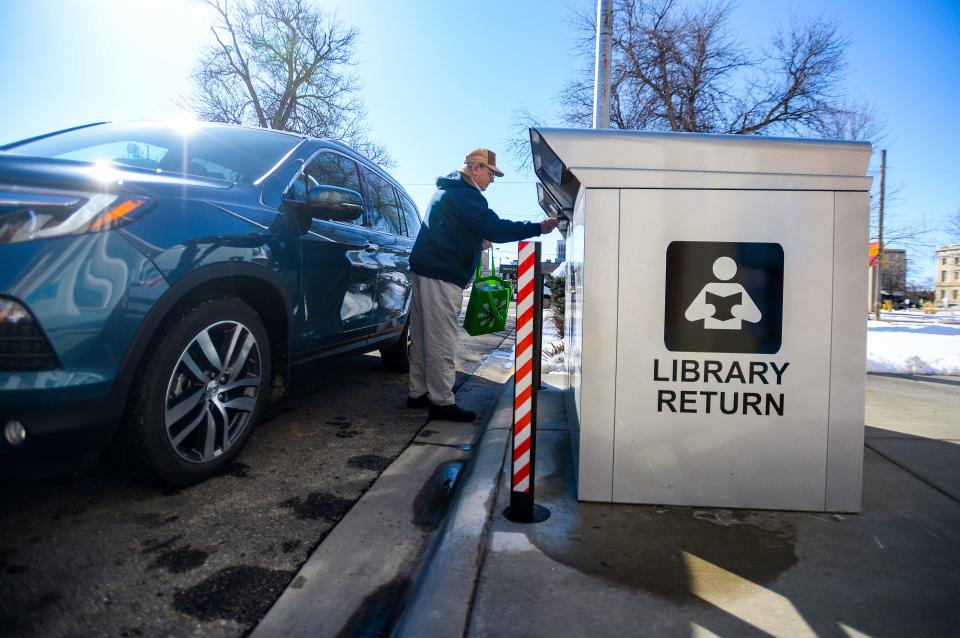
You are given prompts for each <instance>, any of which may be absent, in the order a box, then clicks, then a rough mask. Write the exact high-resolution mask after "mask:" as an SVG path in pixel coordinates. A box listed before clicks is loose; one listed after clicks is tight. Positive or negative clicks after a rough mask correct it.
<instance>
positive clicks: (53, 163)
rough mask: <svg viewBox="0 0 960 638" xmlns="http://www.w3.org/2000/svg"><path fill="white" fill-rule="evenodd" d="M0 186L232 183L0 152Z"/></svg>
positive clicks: (109, 187)
mask: <svg viewBox="0 0 960 638" xmlns="http://www.w3.org/2000/svg"><path fill="white" fill-rule="evenodd" d="M0 185H11V186H39V187H49V188H66V189H71V190H73V189H76V190H85V191H95V192H103V191H106V192H114V191H117V190H129V189H131V187H133V189H134V190H153V189H159V190H164V189H166V188H169V187H171V186H180V187H201V188H212V189H218V190H227V189H229V188H230V187H231V186H233V182H228V181H225V180H221V179H214V178H209V177H195V176H192V175H180V174H176V173H158V172H156V171H151V170H146V169H144V170H140V169H135V168H129V167H118V166H113V165H109V164H95V163H92V162H77V161H73V160H63V159H51V158H48V157H28V156H24V155H10V154H6V153H0ZM137 186H139V187H140V188H137ZM125 187H126V188H125Z"/></svg>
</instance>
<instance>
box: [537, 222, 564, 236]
mask: <svg viewBox="0 0 960 638" xmlns="http://www.w3.org/2000/svg"><path fill="white" fill-rule="evenodd" d="M559 223H560V220H559V219H545V220H543V221H542V222H540V234H541V235H546V234H547V233H549V232H553V229H554V228H556V227H557V225H558V224H559Z"/></svg>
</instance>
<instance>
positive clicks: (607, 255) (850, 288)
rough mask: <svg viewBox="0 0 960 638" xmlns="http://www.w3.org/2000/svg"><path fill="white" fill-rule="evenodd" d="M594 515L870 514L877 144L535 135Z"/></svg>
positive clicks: (583, 471) (579, 453)
mask: <svg viewBox="0 0 960 638" xmlns="http://www.w3.org/2000/svg"><path fill="white" fill-rule="evenodd" d="M530 135H531V142H532V150H533V159H534V168H535V170H536V172H537V175H538V177H539V178H540V180H541V182H542V183H543V186H544V189H545V191H546V192H545V193H544V192H542V193H541V204H542V205H543V206H544V208H545V210H548V211H549V212H550V214H555V215H562V216H566V217H568V218H569V220H570V223H569V225H568V227H567V228H566V237H567V265H568V267H567V301H566V304H567V305H566V313H567V323H566V349H567V364H566V365H567V374H568V376H569V381H570V384H569V387H570V390H569V401H568V417H569V419H570V422H571V428H572V431H573V441H574V446H573V447H574V458H575V461H576V466H577V475H578V498H579V499H581V500H587V501H612V502H623V503H650V504H673V505H690V506H717V507H738V508H768V509H785V510H808V511H859V510H860V498H861V483H862V471H863V427H864V423H863V417H864V383H865V379H864V374H865V370H864V361H865V355H866V353H865V349H866V320H865V316H864V312H863V295H864V291H865V290H866V286H867V281H866V274H867V269H866V263H867V255H866V253H867V243H868V219H869V212H868V211H869V189H870V183H871V180H870V178H868V177H866V176H865V175H866V170H867V164H868V162H869V159H870V145H869V144H865V143H853V142H832V141H820V140H794V139H778V138H763V137H748V136H728V135H702V134H685V133H679V134H673V133H642V132H632V131H613V130H567V129H531V131H530Z"/></svg>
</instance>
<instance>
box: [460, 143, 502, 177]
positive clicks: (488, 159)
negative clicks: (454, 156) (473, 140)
mask: <svg viewBox="0 0 960 638" xmlns="http://www.w3.org/2000/svg"><path fill="white" fill-rule="evenodd" d="M463 163H464V164H483V165H484V166H486V167H487V168H489V169H490V170H491V171H493V174H494V175H496V176H497V177H503V171H501V170H500V169H499V168H497V154H496V153H494V152H493V151H491V150H488V149H485V148H475V149H473V150H472V151H470V152H469V153H467V157H466V158H465V159H464V160H463Z"/></svg>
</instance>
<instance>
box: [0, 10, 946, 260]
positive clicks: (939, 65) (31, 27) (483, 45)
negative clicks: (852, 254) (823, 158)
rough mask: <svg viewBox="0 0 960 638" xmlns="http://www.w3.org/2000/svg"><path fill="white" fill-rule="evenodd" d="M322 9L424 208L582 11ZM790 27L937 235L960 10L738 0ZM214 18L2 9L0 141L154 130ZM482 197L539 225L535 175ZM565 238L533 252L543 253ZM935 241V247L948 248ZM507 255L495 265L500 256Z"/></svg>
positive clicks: (377, 126)
mask: <svg viewBox="0 0 960 638" xmlns="http://www.w3.org/2000/svg"><path fill="white" fill-rule="evenodd" d="M322 4H324V5H325V6H328V7H330V8H332V9H336V10H337V11H338V14H339V17H340V18H341V19H342V20H343V21H345V22H347V23H350V24H353V25H355V26H356V27H357V28H358V29H359V30H360V41H359V46H358V49H357V52H358V57H359V60H360V62H361V64H360V65H359V66H358V68H357V72H358V74H359V76H360V77H361V79H362V81H363V83H364V97H365V100H366V104H367V107H368V109H369V124H370V127H371V129H372V135H373V136H374V137H375V138H376V139H377V140H379V141H381V142H382V143H384V144H385V145H386V146H387V147H388V148H389V150H390V151H391V153H392V155H393V156H394V158H395V159H396V161H397V167H396V168H395V169H394V170H393V171H392V173H393V174H394V176H395V177H396V178H397V179H398V181H400V182H401V183H402V184H404V185H405V186H406V187H407V189H408V191H409V192H410V193H411V195H413V197H414V199H415V200H416V201H417V203H418V204H419V205H420V206H421V208H422V207H423V205H424V204H425V203H426V201H427V200H428V199H429V197H430V194H431V192H432V190H433V188H432V183H433V180H434V179H435V177H436V176H437V175H439V174H442V173H445V172H447V171H449V170H451V169H453V168H455V167H457V166H458V165H459V164H460V162H461V161H462V158H463V156H464V154H465V153H466V152H467V151H469V150H470V149H472V148H474V147H476V146H481V145H482V146H487V147H489V148H492V149H494V150H496V151H498V152H503V151H505V145H506V142H507V140H508V139H510V138H511V137H512V136H514V135H515V134H516V132H515V130H514V128H513V125H512V121H513V113H514V111H515V110H516V109H517V108H518V107H520V106H521V105H525V106H526V107H527V108H529V109H530V110H531V111H532V112H534V113H537V114H543V115H547V116H549V115H551V110H552V103H553V99H554V97H555V95H556V93H557V91H558V90H559V89H560V88H561V87H562V86H563V84H564V82H565V79H566V78H567V77H569V75H570V74H571V73H574V72H576V70H577V69H579V68H581V60H580V58H579V57H577V55H576V53H575V51H574V50H573V42H572V39H571V38H572V35H573V34H572V30H571V27H570V25H569V24H568V22H567V21H568V19H569V16H570V14H571V12H572V10H573V9H575V8H577V7H584V6H585V7H586V8H587V9H588V10H594V9H595V6H596V3H595V2H594V1H593V0H543V1H533V0H487V1H486V2H482V3H450V2H441V1H439V0H429V1H428V0H405V1H403V2H396V1H393V2H390V1H387V0H352V1H349V0H343V1H335V2H334V1H325V2H323V3H322ZM791 14H797V15H801V16H810V15H822V16H825V17H827V18H829V19H831V20H836V21H837V23H838V24H839V26H840V30H841V32H842V33H844V34H846V35H847V36H848V37H849V38H850V40H851V46H850V48H849V50H848V61H849V72H848V75H847V79H846V87H847V88H848V90H849V93H850V95H851V96H852V97H855V98H856V99H859V100H866V101H869V102H871V103H873V105H874V106H875V108H876V110H877V111H878V112H879V113H880V114H882V115H883V116H884V117H885V118H886V120H887V124H888V130H889V133H888V137H887V140H886V148H887V149H888V162H887V163H888V186H895V187H898V188H899V193H898V195H897V197H896V198H894V199H893V200H892V201H891V202H890V203H889V205H888V208H887V214H888V220H889V222H888V223H890V224H893V225H897V224H899V225H914V226H919V225H926V226H929V227H933V228H937V227H942V226H944V225H945V223H946V220H947V218H948V217H949V216H950V215H952V214H954V213H955V212H956V211H957V210H960V161H958V153H957V149H958V148H960V124H958V118H957V117H956V115H957V112H958V104H960V71H957V68H956V64H957V62H958V61H960V2H955V1H949V0H941V1H932V0H927V1H924V0H915V1H913V2H909V3H908V2H898V1H893V0H878V1H874V2H870V3H864V2H854V1H852V0H835V1H832V2H831V1H828V0H807V1H805V2H793V3H790V2H774V1H771V0H766V1H765V0H742V1H741V2H740V3H739V5H738V8H737V9H736V10H735V11H734V13H733V16H732V22H731V27H732V29H733V31H734V33H735V35H736V36H737V37H738V38H739V39H741V40H743V41H744V42H747V43H750V44H762V43H764V42H765V41H766V40H767V39H768V38H769V35H770V33H771V31H772V28H773V27H774V26H775V25H776V24H786V22H787V21H788V20H789V17H790V15H791ZM211 20H212V16H211V11H210V10H209V9H207V8H206V7H204V6H202V5H200V4H198V3H195V2H191V1H190V0H0V60H2V63H0V86H3V87H4V91H3V93H4V99H3V100H2V102H0V142H9V141H13V140H16V139H20V138H23V137H27V136H29V135H33V134H37V133H42V132H45V131H49V130H54V129H58V128H64V127H67V126H71V125H75V124H79V123H84V122H90V121H96V120H115V119H141V118H143V119H157V118H165V117H170V116H172V115H174V114H176V113H177V112H178V111H179V107H178V106H177V104H176V100H177V98H178V97H179V96H180V95H182V94H183V93H185V92H186V91H187V90H188V88H189V83H188V76H189V74H190V71H191V69H192V68H193V64H194V62H195V60H196V58H197V56H198V52H199V50H200V48H201V47H202V46H204V45H205V44H207V43H209V41H210V37H211V36H210V31H209V25H210V23H211ZM503 168H506V169H508V170H507V173H508V174H507V176H506V177H504V178H502V179H499V180H497V182H496V183H495V184H494V186H492V187H491V188H490V189H489V190H488V191H487V197H488V200H489V201H490V203H491V206H492V207H493V208H494V210H497V211H498V212H499V213H500V214H501V215H502V216H504V217H509V218H513V219H538V218H540V217H541V215H540V214H539V208H538V207H537V204H536V196H535V188H534V185H533V178H532V177H531V176H529V175H523V174H518V173H517V171H516V170H509V169H510V167H509V166H504V167H503ZM556 239H559V234H556V233H555V234H554V235H552V236H551V237H549V238H545V244H544V249H545V254H547V255H551V254H552V253H553V251H554V244H555V240H556ZM946 240H947V237H946V236H945V235H934V236H932V237H931V238H930V240H929V243H931V244H933V243H937V242H944V241H946ZM508 248H509V247H507V248H504V249H503V250H501V251H500V255H499V256H498V257H500V258H505V257H508V255H509V250H508ZM908 257H909V259H910V269H911V273H916V274H918V275H920V276H921V278H930V279H932V277H933V272H934V266H933V253H932V250H918V249H917V248H915V247H910V249H909V252H908Z"/></svg>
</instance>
